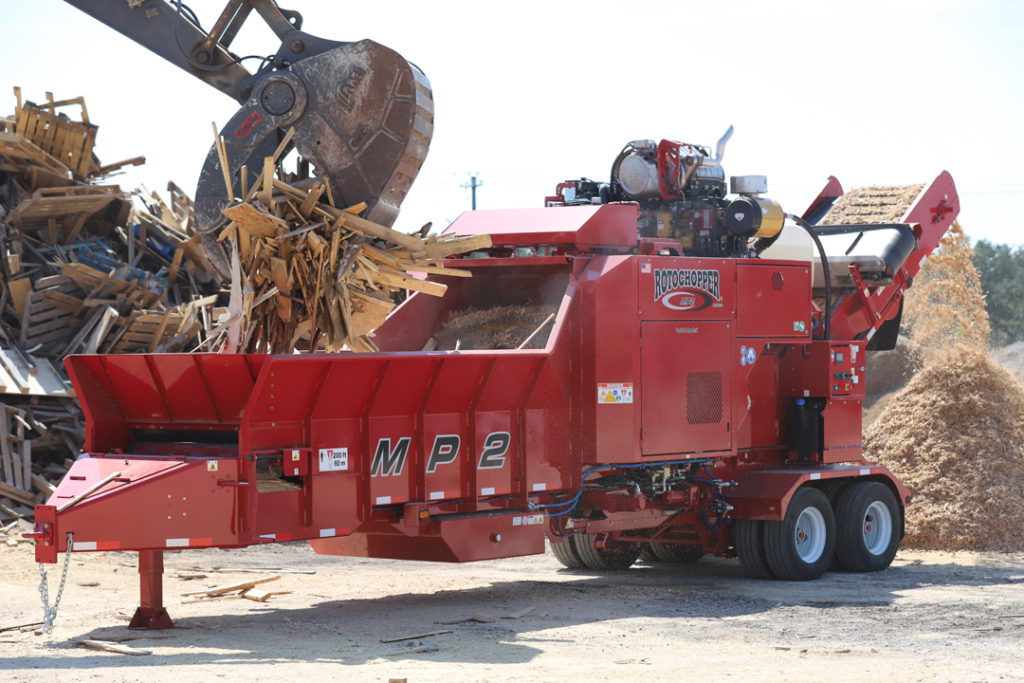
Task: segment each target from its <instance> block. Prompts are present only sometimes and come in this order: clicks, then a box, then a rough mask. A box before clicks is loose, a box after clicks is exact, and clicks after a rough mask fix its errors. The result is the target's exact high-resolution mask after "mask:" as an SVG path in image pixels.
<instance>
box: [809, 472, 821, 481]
mask: <svg viewBox="0 0 1024 683" xmlns="http://www.w3.org/2000/svg"><path fill="white" fill-rule="evenodd" d="M818 479H821V472H811V481H816V480H818Z"/></svg>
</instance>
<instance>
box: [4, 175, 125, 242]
mask: <svg viewBox="0 0 1024 683" xmlns="http://www.w3.org/2000/svg"><path fill="white" fill-rule="evenodd" d="M119 191H120V188H118V187H116V186H115V187H106V186H91V185H75V186H71V187H44V188H40V189H38V190H36V191H35V192H33V193H32V196H31V197H28V198H27V199H25V200H24V201H22V202H21V203H20V204H18V205H17V206H16V207H14V209H13V210H12V211H11V213H10V214H9V216H8V220H9V221H10V222H11V223H12V224H13V225H15V226H17V227H19V228H21V229H22V230H45V231H46V232H45V236H46V237H47V241H48V242H49V243H50V244H70V243H72V242H74V241H75V240H76V239H78V237H79V235H80V234H82V229H83V228H84V227H85V224H86V222H87V221H89V220H90V219H91V218H93V217H94V216H96V215H97V214H99V213H101V212H105V211H107V209H108V208H109V207H111V206H112V205H114V204H117V205H118V206H117V207H116V208H117V213H118V216H116V217H114V218H115V221H116V220H117V219H118V218H121V215H120V214H125V215H124V216H123V217H124V218H127V209H128V208H129V207H130V205H129V204H128V202H126V201H125V200H123V199H121V198H120V197H119V196H118V194H119Z"/></svg>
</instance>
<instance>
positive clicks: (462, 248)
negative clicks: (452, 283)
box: [211, 134, 491, 353]
mask: <svg viewBox="0 0 1024 683" xmlns="http://www.w3.org/2000/svg"><path fill="white" fill-rule="evenodd" d="M289 138H290V134H289V135H288V136H286V137H285V139H284V140H283V141H282V142H281V144H280V146H279V147H278V152H277V153H276V154H275V155H274V156H272V157H267V158H266V159H265V160H264V171H263V173H261V174H259V175H258V176H257V177H256V178H255V179H254V182H253V184H252V186H251V187H249V184H248V182H247V177H246V176H247V173H246V172H245V171H244V169H243V173H242V183H241V184H242V194H243V195H244V197H243V198H242V199H241V200H240V201H236V202H234V203H232V204H231V205H230V206H228V207H227V208H226V209H224V211H223V214H224V216H225V218H226V220H227V221H228V223H227V225H226V227H225V228H224V229H223V230H222V231H221V233H220V236H219V240H220V241H221V243H222V244H223V243H227V244H228V245H229V249H228V252H229V254H230V256H229V259H230V262H231V268H232V278H231V279H232V292H231V302H230V304H229V313H230V317H229V318H228V320H227V321H226V322H225V324H223V325H222V326H221V327H220V328H218V329H217V330H215V331H213V332H212V333H211V339H212V341H211V347H212V348H215V349H220V350H227V351H230V352H250V353H251V352H268V353H290V352H292V351H293V350H295V349H303V350H326V351H340V350H342V349H344V348H347V349H350V350H353V351H376V350H377V347H376V346H375V345H374V343H373V330H374V329H376V328H377V327H379V326H380V325H381V323H383V322H384V319H385V318H386V317H387V315H388V314H389V313H390V312H391V311H392V310H393V309H394V308H395V306H396V305H397V304H398V303H400V302H401V301H402V300H403V299H404V297H405V295H406V293H407V291H413V292H421V293H423V294H427V295H431V296H443V295H444V293H445V291H446V289H447V286H446V285H445V284H443V283H439V282H433V281H428V280H425V279H421V278H420V277H416V274H430V275H435V276H454V277H467V276H469V272H468V271H465V270H460V269H457V268H448V267H446V266H445V265H444V259H446V258H447V257H450V256H453V255H455V254H461V253H465V252H469V251H475V250H479V249H486V248H488V247H490V246H491V239H490V236H488V235H472V236H464V237H459V236H454V235H450V236H445V235H441V236H438V235H430V236H429V237H427V236H424V235H422V234H420V233H416V234H412V235H409V234H405V233H402V232H398V231H396V230H392V229H391V228H388V227H385V226H383V225H379V224H377V223H374V222H371V221H369V220H367V219H365V218H362V217H360V216H359V215H358V214H359V213H360V212H361V211H363V210H364V209H365V208H366V207H365V205H364V204H359V205H356V206H350V207H343V208H342V207H337V206H335V204H334V199H333V196H332V192H331V187H330V185H329V183H328V181H326V179H325V180H313V179H303V180H300V181H298V182H294V183H288V182H286V181H285V180H284V179H281V178H279V177H276V175H275V168H276V165H277V157H278V155H279V154H280V153H281V152H282V151H283V150H284V149H285V147H286V145H287V143H288V141H289ZM221 163H222V164H225V165H226V163H227V162H226V155H223V154H222V155H221ZM228 191H229V193H231V194H232V195H233V190H232V189H231V188H230V187H229V188H228Z"/></svg>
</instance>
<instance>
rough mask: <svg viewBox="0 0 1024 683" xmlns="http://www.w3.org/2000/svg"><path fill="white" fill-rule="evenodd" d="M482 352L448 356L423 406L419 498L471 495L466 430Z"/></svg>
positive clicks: (481, 372) (483, 362)
mask: <svg viewBox="0 0 1024 683" xmlns="http://www.w3.org/2000/svg"><path fill="white" fill-rule="evenodd" d="M489 360H490V359H489V358H488V357H487V356H485V355H459V356H446V357H444V358H442V359H441V360H440V361H439V363H440V367H439V368H438V373H437V376H436V378H435V379H434V382H433V385H432V387H431V390H430V395H429V397H428V398H427V399H426V404H425V406H424V409H423V441H422V443H421V445H420V451H421V452H422V453H424V454H425V461H424V462H425V467H423V468H422V469H420V470H419V472H420V473H421V476H422V482H417V488H418V489H419V491H418V493H420V494H421V496H417V498H418V499H419V500H425V501H430V502H433V501H438V500H452V499H456V498H462V497H466V496H473V495H475V494H474V492H473V490H472V488H473V487H472V486H471V483H470V477H471V471H472V470H473V469H475V467H476V463H475V462H473V459H474V458H473V455H474V444H473V442H472V438H471V431H470V420H471V415H470V408H471V407H472V405H473V399H474V397H475V396H476V394H477V390H478V387H479V386H480V382H481V381H482V379H483V378H484V376H485V374H486V373H487V368H488V365H489Z"/></svg>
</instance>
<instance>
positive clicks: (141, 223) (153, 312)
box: [0, 88, 220, 524]
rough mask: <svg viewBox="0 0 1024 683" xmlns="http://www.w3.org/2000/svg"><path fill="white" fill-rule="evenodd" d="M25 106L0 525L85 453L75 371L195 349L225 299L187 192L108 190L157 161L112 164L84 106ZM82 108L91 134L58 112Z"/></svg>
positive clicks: (5, 274)
mask: <svg viewBox="0 0 1024 683" xmlns="http://www.w3.org/2000/svg"><path fill="white" fill-rule="evenodd" d="M15 95H16V99H17V104H16V107H15V113H14V115H13V116H9V117H2V118H0V505H3V506H4V507H0V524H3V523H5V520H6V523H7V524H10V523H11V521H18V519H19V518H20V517H19V514H24V513H25V510H24V509H22V508H19V507H17V506H19V505H30V504H31V503H33V502H39V501H40V500H41V499H44V498H45V497H46V496H47V495H49V489H50V486H51V485H50V484H49V483H48V482H47V480H46V478H45V477H46V476H55V475H56V476H59V475H60V474H61V473H62V472H63V463H64V461H65V459H66V458H73V457H75V456H76V455H77V453H78V451H79V447H80V445H81V442H82V438H83V436H84V432H83V428H82V419H81V413H80V411H79V408H78V406H77V405H76V404H75V401H74V396H73V395H72V392H71V390H70V386H69V385H68V384H67V382H66V376H65V375H64V369H63V364H62V361H63V358H64V357H65V356H67V355H69V354H72V353H135V352H152V351H181V350H191V349H192V348H195V347H196V346H198V345H199V344H200V343H201V342H202V341H203V340H204V339H205V336H204V332H205V330H207V329H209V328H210V327H211V326H212V324H213V320H214V315H215V314H214V312H213V310H212V307H213V306H214V304H215V303H216V300H217V291H218V289H219V286H220V279H219V278H218V276H217V274H216V273H215V272H214V269H213V268H212V266H211V265H210V263H209V261H208V259H206V258H205V254H204V252H203V250H202V248H201V247H200V242H199V239H200V238H199V236H198V235H196V234H194V231H193V230H192V225H191V220H192V219H191V207H190V202H189V200H188V199H187V197H185V195H184V193H182V192H181V191H180V190H179V189H178V188H177V187H176V186H173V185H171V186H169V190H170V200H169V203H165V202H164V201H163V200H162V199H161V198H160V197H159V196H157V195H155V194H154V193H150V192H147V191H144V190H143V191H140V192H139V193H138V200H139V201H138V202H133V201H132V199H131V197H130V196H128V195H126V194H125V193H124V192H122V191H121V189H120V188H119V187H118V186H117V185H110V184H100V183H102V182H103V180H104V178H105V176H107V175H108V174H109V173H112V172H113V171H116V170H118V169H120V168H122V167H123V166H125V165H128V164H139V163H142V162H143V161H144V159H143V158H142V157H137V158H134V159H129V160H126V161H124V162H119V163H116V164H110V165H107V166H104V165H103V164H101V163H100V161H99V159H98V158H97V157H96V154H95V153H94V150H93V147H94V145H95V141H96V132H97V130H98V128H97V126H96V125H95V124H93V123H91V122H90V121H89V118H88V114H87V112H86V109H85V103H84V101H83V100H82V98H76V99H74V100H62V101H55V100H54V99H53V96H52V95H51V94H50V93H47V97H46V100H47V101H46V102H45V103H44V104H41V105H36V104H33V103H32V102H23V101H22V98H21V93H20V90H19V89H17V88H15ZM75 105H77V106H80V107H81V120H80V121H76V120H73V119H72V118H70V117H69V116H68V115H66V114H65V113H63V112H61V111H58V110H59V109H61V108H65V107H68V106H75ZM47 466H51V469H50V470H47V469H46V468H47ZM53 468H55V469H53ZM4 499H6V501H5V500H4ZM12 506H14V507H12Z"/></svg>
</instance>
